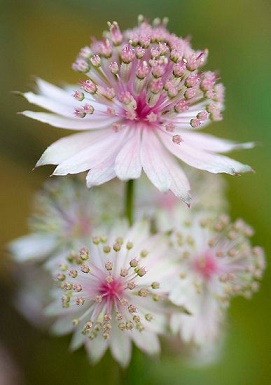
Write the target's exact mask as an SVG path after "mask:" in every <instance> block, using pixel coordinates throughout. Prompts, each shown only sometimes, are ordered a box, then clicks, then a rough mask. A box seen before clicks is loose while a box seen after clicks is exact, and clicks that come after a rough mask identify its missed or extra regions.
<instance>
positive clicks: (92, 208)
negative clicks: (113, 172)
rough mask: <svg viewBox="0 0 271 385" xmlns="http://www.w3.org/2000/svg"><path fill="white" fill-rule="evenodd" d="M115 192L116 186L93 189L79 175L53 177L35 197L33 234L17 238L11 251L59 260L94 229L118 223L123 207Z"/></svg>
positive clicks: (25, 257) (31, 257)
mask: <svg viewBox="0 0 271 385" xmlns="http://www.w3.org/2000/svg"><path fill="white" fill-rule="evenodd" d="M115 194H117V192H116V193H115V192H114V189H112V186H110V189H104V193H103V194H100V193H98V191H95V190H92V191H91V193H90V192H89V191H88V190H87V189H86V188H85V184H84V183H83V182H82V181H81V180H80V179H78V178H77V179H71V178H69V179H57V180H50V181H49V182H47V183H46V184H45V186H44V188H43V189H42V190H41V191H40V192H39V193H38V194H37V195H36V197H35V201H34V209H33V214H32V216H31V218H30V220H29V226H30V229H31V234H30V235H26V236H23V237H21V238H19V239H17V240H15V241H13V242H12V243H11V244H10V245H9V249H10V251H11V253H12V254H13V255H14V256H15V258H16V260H17V261H20V262H25V261H47V266H50V265H51V264H52V265H54V264H55V263H59V262H60V261H61V260H62V258H65V257H66V256H67V255H68V254H70V253H71V250H77V249H78V248H79V247H81V246H82V244H84V245H85V244H87V243H86V242H88V240H89V238H90V236H91V235H93V231H94V229H95V230H96V229H97V228H99V227H101V226H103V227H107V226H110V225H112V224H113V223H114V220H115V218H116V217H117V216H119V214H120V211H121V208H120V204H118V202H119V200H118V199H115V198H116V196H115ZM109 198H110V199H114V205H112V204H111V201H110V199H109Z"/></svg>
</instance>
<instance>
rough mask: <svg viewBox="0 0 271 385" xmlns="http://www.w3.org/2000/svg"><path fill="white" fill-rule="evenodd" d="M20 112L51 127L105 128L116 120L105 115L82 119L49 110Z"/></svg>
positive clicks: (71, 128) (76, 128) (69, 128)
mask: <svg viewBox="0 0 271 385" xmlns="http://www.w3.org/2000/svg"><path fill="white" fill-rule="evenodd" d="M21 114H22V115H24V116H27V117H28V118H31V119H35V120H38V121H40V122H43V123H47V124H50V125H51V126H53V127H59V128H66V129H67V130H91V129H98V128H105V127H108V126H110V125H111V124H113V123H114V122H116V121H117V120H118V119H116V118H108V117H107V116H103V117H100V118H97V117H95V115H91V116H86V117H85V118H83V119H80V118H65V117H62V116H59V115H56V114H51V113H49V112H33V111H23V112H21Z"/></svg>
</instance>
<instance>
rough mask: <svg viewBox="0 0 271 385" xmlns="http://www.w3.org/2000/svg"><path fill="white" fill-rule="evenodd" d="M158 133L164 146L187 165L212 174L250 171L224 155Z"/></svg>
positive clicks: (232, 173) (249, 168) (245, 166)
mask: <svg viewBox="0 0 271 385" xmlns="http://www.w3.org/2000/svg"><path fill="white" fill-rule="evenodd" d="M159 135H160V137H161V138H162V140H163V143H164V145H165V146H166V148H167V149H168V150H169V151H170V152H171V153H172V154H173V155H175V156H177V157H178V158H179V159H181V160H182V161H183V162H185V163H187V164H189V166H192V167H195V168H198V169H200V170H205V171H209V172H212V173H214V174H217V173H226V174H231V175H236V174H238V173H239V172H249V171H252V169H251V167H250V166H247V165H244V164H242V163H240V162H237V161H236V160H233V159H231V158H228V157H226V156H224V155H217V154H212V153H209V152H207V151H203V150H200V149H198V148H193V147H192V146H188V145H187V144H186V143H185V142H181V143H180V144H176V143H173V142H172V140H171V138H170V136H169V135H167V134H165V133H163V132H162V131H160V132H159Z"/></svg>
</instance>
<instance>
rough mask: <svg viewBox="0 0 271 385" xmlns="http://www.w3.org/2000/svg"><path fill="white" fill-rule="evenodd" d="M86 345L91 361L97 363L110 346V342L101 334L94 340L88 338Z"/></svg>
mask: <svg viewBox="0 0 271 385" xmlns="http://www.w3.org/2000/svg"><path fill="white" fill-rule="evenodd" d="M85 347H86V350H87V353H88V357H89V359H90V361H91V362H92V363H93V364H95V363H96V362H98V361H99V360H100V359H101V357H102V356H103V354H104V353H105V351H106V349H107V348H108V342H107V341H106V340H104V339H103V338H102V337H100V336H99V337H97V338H94V339H93V340H90V339H88V338H86V339H85Z"/></svg>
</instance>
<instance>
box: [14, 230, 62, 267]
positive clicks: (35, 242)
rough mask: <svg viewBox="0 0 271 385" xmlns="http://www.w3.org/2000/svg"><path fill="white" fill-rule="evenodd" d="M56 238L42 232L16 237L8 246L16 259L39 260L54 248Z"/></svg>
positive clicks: (23, 260) (19, 260)
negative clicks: (41, 233)
mask: <svg viewBox="0 0 271 385" xmlns="http://www.w3.org/2000/svg"><path fill="white" fill-rule="evenodd" d="M55 245H56V240H55V238H54V237H49V236H47V237H46V236H44V235H40V234H31V235H26V236H24V237H21V238H19V239H16V240H15V241H13V242H11V243H10V244H9V246H8V248H9V250H10V252H11V253H12V254H13V255H14V257H15V259H16V261H18V262H25V261H29V260H35V261H39V260H42V259H44V258H45V257H46V256H48V254H49V253H50V252H51V251H52V250H53V249H54V247H55Z"/></svg>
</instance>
